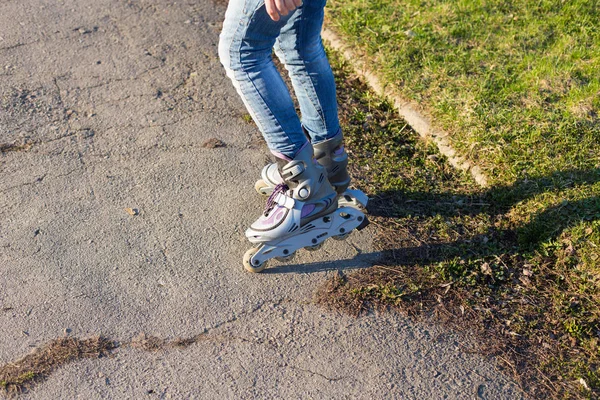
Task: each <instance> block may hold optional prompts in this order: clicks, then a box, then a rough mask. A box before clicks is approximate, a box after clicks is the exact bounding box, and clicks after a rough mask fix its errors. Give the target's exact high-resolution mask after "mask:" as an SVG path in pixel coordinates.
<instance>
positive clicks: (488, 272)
mask: <svg viewBox="0 0 600 400" xmlns="http://www.w3.org/2000/svg"><path fill="white" fill-rule="evenodd" d="M481 273H482V274H484V275H489V276H492V268H490V264H488V263H483V264H481Z"/></svg>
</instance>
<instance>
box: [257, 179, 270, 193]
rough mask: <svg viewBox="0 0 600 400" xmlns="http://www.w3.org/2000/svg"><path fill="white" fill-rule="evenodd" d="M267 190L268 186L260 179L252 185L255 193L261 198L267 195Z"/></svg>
mask: <svg viewBox="0 0 600 400" xmlns="http://www.w3.org/2000/svg"><path fill="white" fill-rule="evenodd" d="M268 189H269V185H267V184H266V183H265V181H263V180H262V179H259V180H257V181H256V183H255V184H254V190H256V192H257V193H258V194H260V195H262V196H268V195H269V192H268Z"/></svg>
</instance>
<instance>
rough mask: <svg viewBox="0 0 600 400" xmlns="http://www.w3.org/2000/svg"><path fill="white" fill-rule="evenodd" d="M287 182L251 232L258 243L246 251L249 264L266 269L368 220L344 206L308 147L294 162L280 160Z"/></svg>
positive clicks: (255, 269)
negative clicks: (271, 260)
mask: <svg viewBox="0 0 600 400" xmlns="http://www.w3.org/2000/svg"><path fill="white" fill-rule="evenodd" d="M277 165H278V168H279V176H280V177H281V182H280V183H277V184H276V185H275V187H274V189H273V190H272V192H271V195H270V196H269V200H268V201H267V206H266V208H265V212H264V213H263V215H262V216H261V217H260V218H258V219H257V220H256V221H255V222H254V223H253V224H252V225H251V226H250V228H248V230H247V231H246V237H247V238H248V240H250V242H252V243H253V244H254V245H255V247H253V248H251V249H250V250H248V251H247V252H246V254H245V255H244V267H245V268H246V270H248V271H250V272H260V271H262V270H263V269H264V268H265V267H266V262H267V261H268V260H270V259H272V258H277V259H279V260H287V259H290V258H292V257H293V255H294V254H295V252H296V250H298V249H300V248H302V247H304V248H306V249H307V250H316V249H318V248H320V247H321V245H322V244H323V242H324V241H325V240H326V239H328V238H330V237H333V238H336V239H345V238H346V237H347V236H348V234H349V233H350V232H351V231H352V230H354V229H359V230H360V229H362V228H364V227H365V226H366V225H367V224H368V220H367V218H366V217H365V215H364V214H363V213H362V212H361V211H360V210H358V209H357V208H354V207H339V206H338V202H337V197H338V196H337V193H336V191H335V190H334V189H333V187H332V186H331V184H330V183H329V181H328V180H327V175H326V170H325V168H324V167H323V166H321V165H320V164H319V163H318V162H317V161H316V160H315V159H314V157H313V149H312V146H305V147H304V148H303V149H302V150H300V152H299V153H298V154H297V155H296V157H295V158H294V159H293V160H291V161H285V160H281V161H279V162H278V164H277Z"/></svg>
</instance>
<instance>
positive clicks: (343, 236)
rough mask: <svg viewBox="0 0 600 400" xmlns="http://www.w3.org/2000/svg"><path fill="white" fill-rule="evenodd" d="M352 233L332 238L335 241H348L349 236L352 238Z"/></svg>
mask: <svg viewBox="0 0 600 400" xmlns="http://www.w3.org/2000/svg"><path fill="white" fill-rule="evenodd" d="M350 233H351V232H348V233H343V234H341V235H337V236H332V238H333V239H334V240H346V239H348V236H350Z"/></svg>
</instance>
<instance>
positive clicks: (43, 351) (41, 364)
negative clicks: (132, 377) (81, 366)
mask: <svg viewBox="0 0 600 400" xmlns="http://www.w3.org/2000/svg"><path fill="white" fill-rule="evenodd" d="M116 347H117V345H116V344H115V343H113V342H112V341H110V340H108V339H106V338H103V337H101V336H96V337H93V338H90V339H85V340H80V339H77V338H72V337H64V338H60V339H56V340H53V341H51V342H49V343H47V344H46V345H44V346H43V347H41V348H39V349H36V351H35V352H33V353H31V354H29V355H27V356H25V357H23V358H21V359H20V360H18V361H15V362H11V363H8V364H6V365H3V366H0V389H2V390H3V391H4V392H5V393H6V394H9V395H11V394H13V395H14V394H18V393H21V392H23V391H25V390H27V389H28V388H30V387H31V386H33V385H34V384H35V383H37V382H40V381H42V380H44V379H46V378H47V377H48V376H49V375H50V374H51V373H52V372H53V371H54V370H56V369H58V368H60V367H61V366H63V365H65V364H68V363H70V362H73V361H77V360H80V359H83V358H98V357H102V356H106V355H108V354H109V353H110V351H111V350H113V349H114V348H116Z"/></svg>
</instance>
